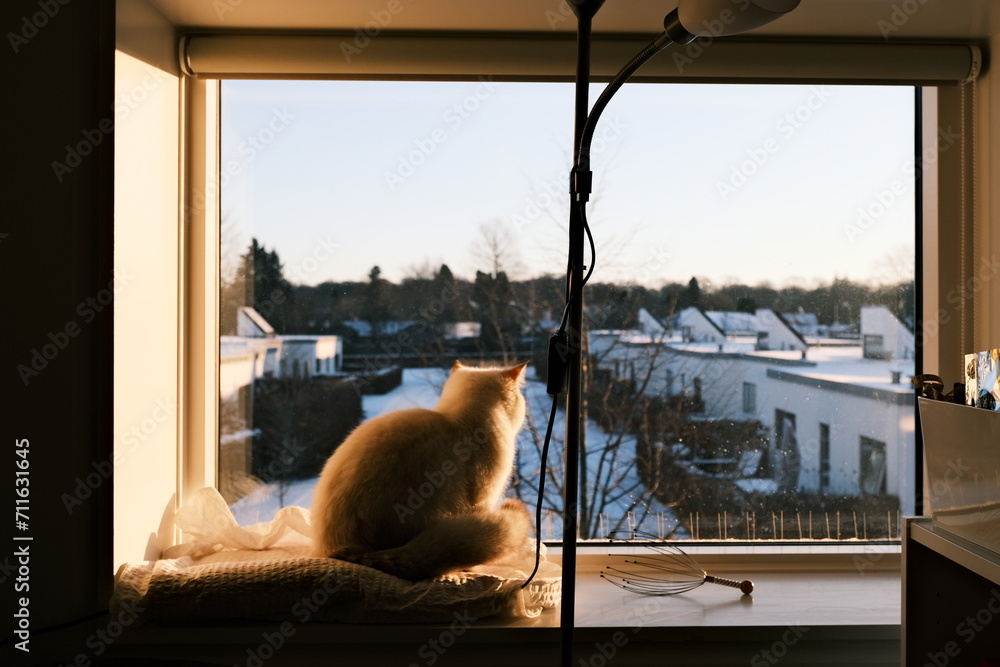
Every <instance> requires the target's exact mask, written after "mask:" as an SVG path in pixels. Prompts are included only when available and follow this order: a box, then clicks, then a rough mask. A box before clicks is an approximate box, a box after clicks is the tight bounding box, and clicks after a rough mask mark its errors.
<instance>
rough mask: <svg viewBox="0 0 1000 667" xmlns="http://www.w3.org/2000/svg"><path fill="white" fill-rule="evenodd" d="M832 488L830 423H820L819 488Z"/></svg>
mask: <svg viewBox="0 0 1000 667" xmlns="http://www.w3.org/2000/svg"><path fill="white" fill-rule="evenodd" d="M828 488H830V425H829V424H820V425H819V489H820V491H826V490H827V489H828Z"/></svg>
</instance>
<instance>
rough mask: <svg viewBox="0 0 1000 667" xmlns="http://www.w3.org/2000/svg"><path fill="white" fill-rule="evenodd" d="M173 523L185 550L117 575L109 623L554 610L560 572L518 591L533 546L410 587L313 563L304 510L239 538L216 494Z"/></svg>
mask: <svg viewBox="0 0 1000 667" xmlns="http://www.w3.org/2000/svg"><path fill="white" fill-rule="evenodd" d="M286 510H288V511H286ZM282 513H284V514H282ZM176 521H177V523H178V525H179V526H181V527H182V528H183V529H184V531H185V536H186V537H187V536H189V537H191V541H189V542H185V543H184V544H181V545H178V546H177V547H173V548H171V549H169V550H168V551H167V552H166V553H165V554H164V555H165V556H166V557H165V558H163V559H160V560H156V561H143V562H131V563H125V564H124V565H122V566H121V567H120V568H119V570H118V573H117V575H116V576H115V590H114V595H113V597H112V600H111V613H112V614H113V615H115V614H118V613H119V612H121V611H122V610H132V609H135V610H139V612H138V622H139V623H141V624H146V625H152V624H156V625H163V624H188V623H200V622H218V621H232V620H268V621H284V620H289V621H294V622H307V621H320V622H348V623H433V622H450V621H452V620H454V618H455V614H456V613H458V614H462V615H463V616H465V617H468V618H473V619H479V618H484V617H487V616H493V615H497V614H507V615H511V616H517V617H534V616H537V615H539V614H540V613H541V612H542V610H543V609H546V608H549V607H554V606H556V605H557V604H558V603H559V598H560V593H561V570H560V568H559V567H558V566H557V565H555V564H553V563H551V562H548V561H546V560H544V558H543V561H542V563H541V567H540V568H539V571H538V574H537V575H536V576H535V578H534V579H533V580H532V582H531V583H530V584H529V585H528V586H527V587H525V588H523V589H522V588H521V586H522V584H523V583H524V581H525V579H527V574H528V573H529V572H530V571H531V567H532V565H533V561H534V553H533V543H532V544H526V545H525V549H524V551H523V553H522V554H519V556H518V558H516V559H514V560H515V562H512V563H498V564H491V565H489V566H480V567H476V568H473V569H472V570H470V571H467V572H457V573H452V574H449V575H445V576H442V577H439V578H437V579H433V580H425V581H416V582H411V581H406V580H404V579H399V578H398V577H395V576H392V575H389V574H386V573H384V572H381V571H379V570H375V569H372V568H369V567H365V566H363V565H357V564H355V563H347V562H344V561H338V560H334V559H332V558H315V557H310V556H309V543H308V538H307V537H306V536H305V535H303V533H307V532H309V527H308V510H305V509H303V508H300V507H294V508H284V509H283V510H280V511H279V512H278V515H277V516H276V517H275V519H274V521H271V522H268V523H266V524H257V525H255V526H250V527H246V528H244V527H240V526H238V525H237V524H236V521H235V519H233V517H232V514H231V513H230V512H229V508H228V506H226V504H225V501H223V500H222V498H221V496H218V492H216V491H215V490H214V489H205V490H202V492H200V493H199V494H198V495H197V496H196V497H195V499H194V500H193V501H192V503H191V504H190V505H189V506H188V507H186V508H184V509H183V510H182V511H181V512H179V513H178V516H177V519H176ZM295 532H298V533H299V534H298V535H297V536H295V535H292V536H291V538H292V539H289V538H290V536H289V533H295ZM296 537H297V538H298V539H295V538H296Z"/></svg>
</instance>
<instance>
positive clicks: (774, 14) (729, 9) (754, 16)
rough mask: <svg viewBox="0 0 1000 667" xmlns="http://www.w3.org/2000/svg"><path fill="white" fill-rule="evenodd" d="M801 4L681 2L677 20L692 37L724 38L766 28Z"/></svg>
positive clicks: (776, 0) (782, 0)
mask: <svg viewBox="0 0 1000 667" xmlns="http://www.w3.org/2000/svg"><path fill="white" fill-rule="evenodd" d="M798 5H799V0H680V2H679V3H678V5H677V17H678V19H679V20H680V23H681V25H682V26H683V27H684V29H685V30H687V31H688V32H689V33H691V34H692V35H696V36H709V35H711V36H712V37H724V36H726V35H736V34H739V33H741V32H746V31H748V30H753V29H754V28H759V27H760V26H762V25H766V24H768V23H770V22H771V21H774V20H775V19H778V18H781V17H782V16H783V15H785V14H787V13H788V12H790V11H792V10H793V9H795V8H796V7H797V6H798Z"/></svg>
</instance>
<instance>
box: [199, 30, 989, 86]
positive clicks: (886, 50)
mask: <svg viewBox="0 0 1000 667" xmlns="http://www.w3.org/2000/svg"><path fill="white" fill-rule="evenodd" d="M650 39H651V38H645V37H608V36H595V38H594V42H593V56H592V57H593V59H592V71H593V76H594V78H595V79H596V80H602V79H603V80H606V79H608V78H610V77H611V76H613V75H614V73H615V72H617V71H618V69H619V68H620V67H621V66H622V64H624V63H625V62H627V61H628V60H629V59H630V58H631V57H632V56H633V55H635V53H636V52H638V51H639V49H641V48H642V47H643V46H645V45H646V44H647V43H648V42H649V41H650ZM574 40H575V37H574V36H572V35H560V36H552V35H543V36H538V35H519V34H514V35H503V34H499V35H498V34H484V35H477V34H444V35H427V34H393V33H381V34H377V35H375V36H372V37H369V36H367V35H365V34H364V33H361V32H358V33H352V34H324V35H316V34H303V35H263V34H205V35H188V36H185V37H183V38H182V40H181V45H180V47H181V48H180V57H181V65H182V68H183V69H184V71H185V72H186V73H188V74H190V75H194V76H199V77H204V78H316V79H401V80H407V79H430V80H449V79H474V78H476V77H479V76H491V77H493V78H495V79H497V80H537V81H571V80H572V79H573V75H574V72H575V55H574V54H575V46H574V43H575V42H574ZM979 67H980V52H979V48H978V47H976V46H974V45H970V44H913V43H905V42H879V43H871V42H860V43H849V42H807V41H785V40H782V41H749V40H745V41H739V40H733V39H727V40H712V39H710V38H700V39H699V40H698V41H696V42H693V43H691V44H688V45H686V46H677V45H675V46H671V47H668V48H667V49H666V50H664V52H662V53H660V54H659V55H658V56H657V57H656V58H654V59H653V60H651V61H650V62H649V63H648V64H647V65H645V66H644V67H643V69H642V70H640V71H639V73H638V75H637V76H636V77H635V78H634V80H636V81H647V82H654V81H655V82H670V81H675V82H711V81H718V82H721V81H740V82H760V83H768V82H783V83H794V82H818V81H821V82H831V83H871V84H904V85H941V84H948V83H955V82H959V81H963V80H967V79H970V78H974V77H975V76H976V75H977V74H978V71H979Z"/></svg>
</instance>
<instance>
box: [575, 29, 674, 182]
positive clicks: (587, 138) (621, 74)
mask: <svg viewBox="0 0 1000 667" xmlns="http://www.w3.org/2000/svg"><path fill="white" fill-rule="evenodd" d="M665 34H666V33H664V35H665ZM662 36H663V35H661V37H662ZM660 42H661V40H660V38H657V39H656V40H654V41H653V42H650V43H649V44H648V45H646V46H645V47H644V48H643V49H642V51H640V52H639V53H637V54H636V55H635V56H634V57H633V58H632V60H630V61H628V62H627V63H626V64H625V66H624V67H622V68H621V69H620V70H618V73H617V74H615V76H614V78H613V79H611V82H610V83H608V85H607V86H606V87H605V88H604V90H603V91H602V92H601V94H600V96H599V97H598V98H597V101H596V102H594V106H593V107H592V108H591V110H590V114H589V115H588V116H587V122H586V123H584V126H583V133H582V135H581V138H580V152H579V154H578V155H577V158H576V165H575V166H576V167H578V168H579V169H584V170H589V169H590V146H591V144H592V143H593V141H594V132H595V131H596V129H597V121H599V120H600V119H601V114H602V113H603V112H604V109H605V107H607V106H608V103H609V102H610V101H611V98H612V97H614V95H615V93H617V92H618V89H619V88H621V87H622V86H623V85H625V82H626V81H628V80H629V79H630V78H631V77H632V75H633V74H635V73H636V72H637V71H638V70H639V68H640V67H642V66H643V65H645V64H646V63H647V62H648V61H649V60H650V59H651V58H652V57H653V56H655V55H656V54H657V53H659V52H660V51H661V50H663V48H664V47H665V46H667V44H670V41H669V40H667V41H666V42H665V43H660Z"/></svg>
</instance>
